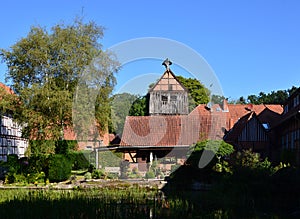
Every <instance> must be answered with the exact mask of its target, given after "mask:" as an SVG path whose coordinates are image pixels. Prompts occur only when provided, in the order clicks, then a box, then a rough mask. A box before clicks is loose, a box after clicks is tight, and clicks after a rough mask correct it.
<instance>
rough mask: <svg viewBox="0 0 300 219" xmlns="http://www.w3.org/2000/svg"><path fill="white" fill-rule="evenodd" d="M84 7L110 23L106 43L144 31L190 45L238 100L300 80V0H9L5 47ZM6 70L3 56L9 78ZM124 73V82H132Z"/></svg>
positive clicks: (136, 70)
mask: <svg viewBox="0 0 300 219" xmlns="http://www.w3.org/2000/svg"><path fill="white" fill-rule="evenodd" d="M82 14H83V15H84V19H85V21H89V20H93V21H95V22H96V23H97V24H99V25H103V26H104V27H106V31H105V35H104V39H103V40H102V41H101V43H102V44H103V48H104V49H106V48H110V47H111V46H113V45H115V44H117V43H120V42H122V41H125V40H130V39H134V38H140V37H163V38H167V39H171V40H175V41H178V42H180V43H183V44H185V45H187V46H188V47H190V48H192V49H194V50H195V51H196V52H197V53H199V54H200V55H201V56H202V57H203V58H204V59H205V60H206V61H207V63H208V64H209V65H210V66H211V68H212V69H213V70H214V72H215V75H216V77H217V78H218V80H219V82H220V84H221V86H222V89H223V93H224V95H225V96H226V97H229V98H231V99H232V98H238V97H240V96H248V95H250V94H258V93H259V92H260V91H264V92H270V91H272V90H279V89H288V88H290V87H291V86H293V85H294V86H297V87H298V86H300V80H299V79H300V77H299V73H300V1H297V0H288V1H284V0H282V1H279V0H263V1H262V0H244V1H241V0H236V1H232V0H226V1H223V0H219V1H215V0H206V1H201V0H193V1H192V0H191V1H174V0H173V1H169V0H165V1H158V0H151V1H142V0H139V1H137V0H127V1H121V0H120V1H115V0H108V1H102V0H60V1H57V0H52V1H40V0H39V1H33V0H27V1H13V0H12V1H2V2H1V6H0V20H1V23H0V27H1V28H0V48H5V49H8V48H9V47H10V46H11V45H13V44H14V43H15V42H17V41H18V40H19V39H21V38H22V37H26V35H27V33H28V31H29V29H30V26H32V25H41V26H44V27H51V26H53V25H55V24H57V23H59V22H62V21H64V22H65V23H70V22H72V20H73V18H74V17H75V16H76V15H79V16H80V15H82ZM161 58H162V59H164V58H166V57H161ZM154 64H155V65H156V66H151V65H154ZM175 70H176V71H175ZM5 71H6V68H5V64H3V63H2V64H1V65H0V81H2V82H4V78H5ZM163 71H164V68H163V67H162V66H161V65H160V63H157V62H148V61H145V62H142V61H139V62H138V63H136V64H133V65H132V66H131V67H130V66H129V65H128V66H124V68H123V70H122V71H121V72H120V73H119V74H120V75H121V74H129V73H128V72H130V77H131V78H133V77H138V76H139V75H140V74H145V73H157V74H162V73H163ZM177 71H180V68H175V69H174V73H175V74H181V72H177ZM199 72H200V74H201V69H199ZM118 77H119V76H118ZM118 79H119V80H118V83H119V84H118V87H121V86H122V84H124V83H125V81H122V77H121V76H120V77H119V78H118ZM126 80H127V79H126Z"/></svg>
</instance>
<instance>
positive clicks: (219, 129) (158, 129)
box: [120, 102, 282, 146]
mask: <svg viewBox="0 0 300 219" xmlns="http://www.w3.org/2000/svg"><path fill="white" fill-rule="evenodd" d="M250 112H255V113H256V114H258V115H259V114H261V115H259V116H260V119H261V120H262V121H261V122H262V123H263V122H264V121H267V120H268V121H272V122H271V123H273V121H275V120H276V119H277V118H278V116H279V114H280V113H281V112H282V107H281V106H280V105H242V104H237V105H233V104H227V103H226V102H224V103H223V105H222V106H221V105H219V104H214V105H213V106H212V107H211V109H208V108H207V106H206V105H204V104H200V105H198V106H197V107H196V108H195V109H194V110H193V111H192V112H191V113H190V114H189V115H187V116H186V115H181V116H171V115H169V116H168V115H165V116H162V115H161V116H144V117H141V116H129V117H127V118H126V121H125V125H124V131H123V135H122V141H121V144H120V145H121V146H180V145H192V144H193V143H195V142H197V141H199V140H204V139H222V138H223V136H224V131H225V129H226V130H229V129H231V128H232V127H233V126H234V124H235V123H236V122H237V121H239V119H240V118H243V117H245V115H248V114H251V113H250ZM245 118H246V117H245Z"/></svg>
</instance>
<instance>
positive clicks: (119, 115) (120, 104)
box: [110, 93, 139, 135]
mask: <svg viewBox="0 0 300 219" xmlns="http://www.w3.org/2000/svg"><path fill="white" fill-rule="evenodd" d="M138 98H139V97H138V96H137V95H132V94H129V93H121V94H116V95H114V96H113V97H112V101H111V119H112V128H111V130H110V132H116V133H117V134H120V135H122V133H123V127H124V122H125V119H126V116H128V115H130V113H129V111H130V109H131V107H132V104H133V103H134V102H135V100H136V99H138ZM135 104H137V103H135ZM132 113H133V112H132Z"/></svg>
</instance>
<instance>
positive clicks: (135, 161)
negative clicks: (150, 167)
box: [129, 151, 136, 163]
mask: <svg viewBox="0 0 300 219" xmlns="http://www.w3.org/2000/svg"><path fill="white" fill-rule="evenodd" d="M129 156H130V158H131V160H132V162H133V163H136V161H134V158H133V156H132V154H131V152H130V151H129Z"/></svg>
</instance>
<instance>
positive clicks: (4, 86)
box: [0, 82, 14, 94]
mask: <svg viewBox="0 0 300 219" xmlns="http://www.w3.org/2000/svg"><path fill="white" fill-rule="evenodd" d="M0 87H1V88H3V89H4V90H5V91H6V92H7V93H9V94H14V91H13V90H12V89H11V88H10V87H8V86H6V85H5V84H3V83H1V82H0Z"/></svg>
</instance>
